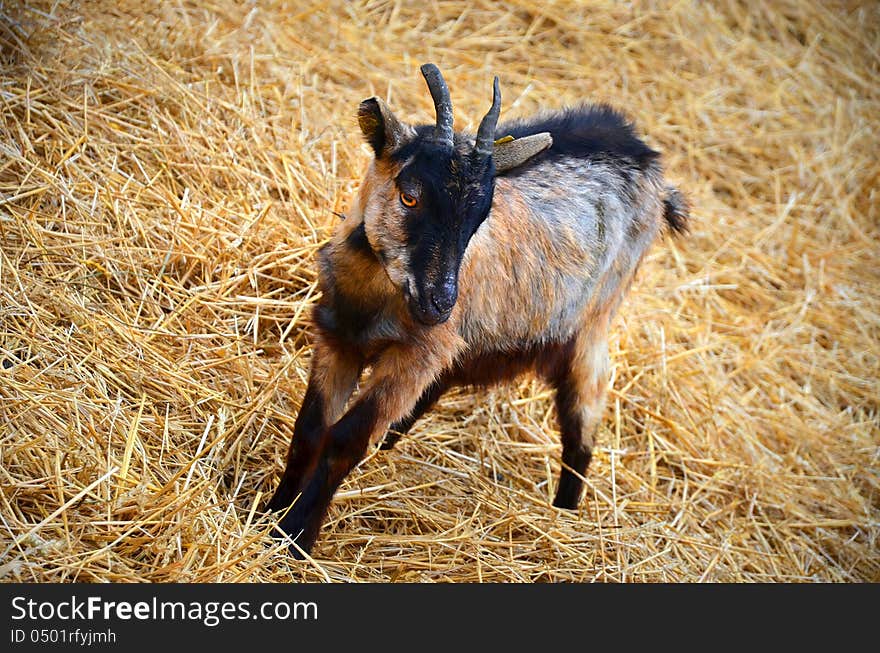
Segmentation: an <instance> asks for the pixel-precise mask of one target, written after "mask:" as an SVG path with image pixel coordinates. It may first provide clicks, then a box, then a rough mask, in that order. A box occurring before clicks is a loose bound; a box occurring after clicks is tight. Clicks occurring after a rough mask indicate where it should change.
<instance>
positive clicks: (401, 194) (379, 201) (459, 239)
mask: <svg viewBox="0 0 880 653" xmlns="http://www.w3.org/2000/svg"><path fill="white" fill-rule="evenodd" d="M422 131H424V130H423V129H419V130H417V134H416V136H415V138H414V139H413V140H411V141H410V142H409V143H407V144H406V145H404V146H402V147H401V148H400V149H398V150H397V151H396V152H394V153H392V154H390V155H388V157H387V160H384V161H376V162H374V164H373V166H372V167H371V170H370V172H369V173H368V178H367V179H365V182H364V188H365V189H366V190H367V192H366V193H365V196H364V197H363V198H362V202H363V216H364V228H365V231H366V234H367V239H368V240H369V242H370V246H371V247H372V249H373V251H374V252H375V254H376V256H377V257H378V259H379V261H380V262H381V263H382V265H383V266H384V268H385V271H386V273H387V274H388V277H389V278H390V279H391V281H392V283H394V285H395V286H396V287H397V288H398V289H399V290H400V292H401V293H402V294H403V296H404V297H405V298H406V301H407V304H408V306H409V309H410V313H411V314H412V316H413V318H415V319H416V320H417V321H419V322H421V323H422V324H425V325H435V324H440V323H442V322H444V321H446V320H447V319H448V318H449V316H450V314H451V313H452V309H453V307H454V306H455V302H456V299H457V298H458V272H459V268H460V267H461V260H462V257H463V256H464V252H465V248H466V247H467V245H468V242H469V241H470V239H471V236H473V234H474V232H475V231H476V230H477V228H478V227H479V226H480V224H482V222H483V221H484V220H485V219H486V216H487V215H488V214H489V208H490V206H491V204H492V193H493V190H494V185H495V180H494V174H493V170H494V169H493V166H492V159H491V158H487V159H483V160H482V161H480V160H476V159H475V158H474V157H472V156H470V152H465V153H463V152H459V151H456V150H453V151H451V152H450V151H448V150H446V149H445V148H441V147H437V145H436V144H435V143H434V142H432V141H431V140H430V138H425V137H422V136H420V135H419V133H418V132H422ZM468 150H470V147H468Z"/></svg>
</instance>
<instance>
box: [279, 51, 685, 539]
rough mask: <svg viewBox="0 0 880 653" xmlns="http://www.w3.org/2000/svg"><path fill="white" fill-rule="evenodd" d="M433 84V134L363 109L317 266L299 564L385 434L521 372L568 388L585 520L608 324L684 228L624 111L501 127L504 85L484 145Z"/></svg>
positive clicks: (429, 69) (297, 491)
mask: <svg viewBox="0 0 880 653" xmlns="http://www.w3.org/2000/svg"><path fill="white" fill-rule="evenodd" d="M421 71H422V75H423V76H424V78H425V81H426V82H427V84H428V89H429V90H430V92H431V96H432V98H433V100H434V106H435V110H436V114H437V120H436V124H434V125H423V126H411V125H409V124H406V123H404V122H402V121H400V120H398V119H397V118H396V117H395V116H394V114H393V113H392V112H391V110H390V109H389V108H388V106H387V105H386V104H385V103H384V102H383V101H382V100H381V99H379V98H378V97H373V98H370V99H368V100H364V101H363V102H362V103H361V105H360V107H359V109H358V122H359V124H360V128H361V131H362V132H363V134H364V136H365V137H366V140H367V142H368V143H369V144H370V146H371V147H372V149H373V151H374V153H375V159H374V160H373V161H372V163H371V164H370V167H369V170H368V171H367V173H366V176H365V178H364V180H363V183H362V184H361V187H360V192H359V194H358V196H357V199H356V201H355V202H354V206H353V208H352V210H351V212H350V214H349V216H348V217H347V218H346V219H345V220H344V221H343V222H342V223H340V224H339V226H338V227H337V229H336V233H335V234H334V236H333V237H332V239H331V240H330V242H329V243H327V244H326V245H324V246H323V247H322V248H321V250H320V253H319V284H320V289H321V291H322V295H321V298H320V300H319V301H318V303H317V305H316V306H315V309H314V313H313V321H314V326H315V337H314V344H313V350H312V351H313V353H312V367H311V374H310V377H309V384H308V388H307V389H306V393H305V397H304V399H303V403H302V407H301V408H300V412H299V415H298V417H297V420H296V425H295V427H294V434H293V440H292V442H291V445H290V450H289V453H288V455H287V468H286V469H285V471H284V475H283V476H282V478H281V484H280V485H279V487H278V489H277V491H276V492H275V495H274V497H273V498H272V501H271V502H270V504H269V507H270V509H272V510H276V511H284V510H286V511H287V512H286V513H285V514H284V516H283V518H282V519H281V521H280V524H279V525H280V527H281V529H282V530H283V531H284V532H286V533H287V534H289V535H290V536H291V537H292V538H294V540H295V542H296V544H297V546H298V547H299V548H300V549H302V551H305V552H308V551H310V550H311V548H312V546H313V544H314V542H315V539H316V538H317V535H318V530H319V529H320V526H321V522H322V520H323V518H324V515H325V513H326V511H327V508H328V507H329V505H330V501H331V499H332V497H333V494H334V492H335V491H336V489H337V488H338V487H339V484H340V483H341V482H342V480H343V479H344V478H345V476H346V475H347V474H348V473H349V472H350V471H351V470H352V468H353V467H354V466H355V465H356V464H357V463H358V462H359V461H360V460H361V459H362V458H363V457H364V454H365V453H366V451H367V447H368V445H369V444H370V443H371V442H377V441H378V440H379V438H380V437H381V436H382V435H383V434H385V433H386V431H387V436H386V438H385V441H384V445H383V446H384V448H387V449H390V448H391V447H393V446H394V444H395V442H396V441H397V440H398V439H399V437H400V434H401V433H405V432H406V431H407V430H408V429H409V428H410V427H411V426H412V425H413V423H414V422H415V421H416V420H417V419H418V418H419V417H420V416H421V415H422V414H423V413H424V412H425V411H427V410H428V409H429V408H430V407H431V406H432V405H433V404H434V403H435V402H436V401H437V399H438V398H439V397H440V396H441V395H442V394H443V393H444V392H445V391H446V390H448V389H449V388H451V387H454V386H458V385H475V386H485V385H489V384H493V383H496V382H498V381H502V380H505V379H511V378H513V377H515V376H516V375H518V374H520V373H522V372H525V371H527V370H533V371H535V372H536V373H537V374H539V375H540V376H541V377H543V378H544V379H546V381H547V382H549V383H550V384H551V385H552V386H553V388H554V389H555V390H556V410H557V413H558V419H559V430H560V432H561V436H562V472H561V475H560V478H559V486H558V488H557V490H556V498H555V499H554V501H553V505H554V506H557V507H559V508H575V507H576V506H577V504H578V502H579V500H580V495H581V487H582V482H581V479H582V477H583V475H584V473H585V472H586V469H587V465H588V464H589V462H590V456H591V449H592V447H593V436H594V433H595V432H596V429H597V424H598V420H599V419H600V418H601V416H602V412H603V407H604V403H605V393H606V386H607V383H608V346H607V339H608V329H609V323H610V322H611V319H612V317H613V316H614V314H615V312H616V311H617V308H618V306H619V305H620V301H621V299H622V298H623V296H624V294H625V293H626V292H627V290H628V288H629V286H630V283H631V281H632V278H633V274H634V273H635V271H636V269H637V268H638V266H639V263H640V262H641V260H642V259H643V258H644V256H645V253H646V252H647V251H648V248H649V246H650V245H651V243H652V242H653V241H654V239H655V237H656V236H657V234H658V232H659V230H660V228H661V224H662V223H663V222H665V223H666V226H667V227H669V228H671V229H672V231H674V232H683V231H685V229H686V227H687V217H688V216H687V209H686V206H685V203H684V201H683V199H682V197H681V195H680V194H679V193H678V191H677V190H675V189H674V188H673V187H671V186H669V185H666V184H665V183H664V181H663V177H662V170H661V166H660V163H659V154H658V153H657V152H655V151H654V150H652V149H650V148H649V147H648V146H647V145H645V143H644V142H642V141H641V140H640V139H639V138H638V137H637V136H636V135H635V133H634V130H633V127H632V125H630V124H628V123H627V122H626V121H625V119H624V118H623V117H622V116H621V115H620V114H619V113H617V112H616V111H614V110H613V109H611V108H609V107H607V106H581V107H578V108H574V109H569V110H565V111H561V112H557V113H547V114H543V115H539V116H538V117H535V118H532V119H529V120H521V121H516V122H512V123H508V124H502V125H501V126H500V127H498V128H497V129H496V123H497V121H498V115H499V113H500V110H501V92H500V89H499V85H498V78H497V77H496V78H495V83H494V88H493V100H492V108H491V109H490V110H489V112H488V113H487V114H486V116H485V117H484V118H483V120H482V122H481V123H480V126H479V129H478V131H477V134H476V136H475V137H474V136H471V135H469V134H462V133H456V132H454V131H453V129H452V103H451V100H450V97H449V90H448V88H447V86H446V83H445V81H444V80H443V77H442V75H441V74H440V71H439V70H438V69H437V67H436V66H434V65H433V64H426V65H424V66H422V68H421ZM496 136H500V138H498V139H497V140H496ZM368 366H369V367H370V368H372V372H371V373H370V374H369V375H368V377H367V378H366V379H365V380H364V381H363V383H362V387H361V389H360V391H359V392H358V393H357V395H356V396H355V398H354V399H353V400H352V402H351V405H350V406H349V407H348V408H347V410H346V405H347V403H348V401H349V398H350V397H351V395H352V394H353V393H354V390H355V387H356V385H357V384H358V380H359V378H360V376H361V372H362V371H363V370H364V369H365V368H366V367H368ZM389 426H390V430H389ZM292 553H293V554H294V555H301V553H300V552H299V551H298V550H296V549H294V550H293V551H292Z"/></svg>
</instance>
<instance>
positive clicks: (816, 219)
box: [0, 0, 880, 582]
mask: <svg viewBox="0 0 880 653" xmlns="http://www.w3.org/2000/svg"><path fill="white" fill-rule="evenodd" d="M0 14H2V16H0V241H2V246H0V488H2V492H0V500H2V505H0V516H2V524H0V578H2V579H3V580H4V581H13V580H24V581H73V580H77V581H154V582H156V581H300V580H305V581H322V580H330V581H536V582H539V581H594V580H595V581H639V582H640V581H686V582H692V581H694V582H695V581H746V582H748V581H837V582H857V581H878V580H880V556H878V536H880V523H878V518H880V481H878V470H880V458H878V452H880V449H878V445H880V437H878V436H880V417H878V377H880V374H878V372H880V346H878V345H880V322H878V316H880V293H878V277H880V272H878V265H877V260H878V254H880V251H878V250H880V247H878V197H877V184H878V173H880V164H878V160H877V151H878V145H880V144H878V138H877V127H878V119H880V6H878V5H877V4H876V3H863V4H858V3H805V2H771V3H744V2H742V3H741V2H722V3H717V4H714V5H711V4H709V3H697V2H694V3H689V2H679V3H653V2H652V3H620V4H617V3H581V2H563V1H546V2H545V1H541V2H537V1H536V0H509V1H506V2H497V3H496V2H489V1H488V0H474V1H469V2H447V1H438V2H433V3H422V2H413V3H409V2H394V1H389V2H384V1H378V0H377V1H369V2H355V3H346V2H342V1H341V0H340V1H335V2H330V3H325V2H314V3H307V2H287V3H283V2H260V3H250V2H247V3H244V2H242V3H239V2H236V1H234V0H213V1H211V2H204V3H188V2H184V1H180V2H167V3H151V2H143V1H140V0H139V1H138V2H122V3H120V2H116V1H115V0H114V1H112V2H104V3H102V2H88V3H53V2H33V3H32V2H26V3H20V2H15V1H12V2H9V1H8V0H0ZM425 61H434V62H436V63H438V64H439V65H440V66H441V68H442V70H443V71H444V73H445V75H446V77H447V80H448V82H449V85H450V88H451V90H452V97H453V102H454V103H455V106H456V117H457V126H458V127H459V128H470V129H473V128H474V126H475V124H474V123H475V121H476V120H478V119H479V117H480V116H482V114H483V113H484V112H485V110H486V108H487V106H488V102H489V98H490V92H491V91H490V80H491V76H492V75H493V74H499V75H500V76H501V80H502V89H503V94H504V116H505V117H507V118H512V117H517V116H526V115H529V114H530V113H531V112H532V111H534V110H536V109H538V108H540V107H545V106H546V107H550V106H559V105H562V104H566V103H573V102H576V101H579V100H581V99H588V100H593V101H607V102H610V103H612V104H614V105H616V106H618V107H621V108H623V109H625V110H626V111H627V112H628V113H629V114H630V116H631V117H632V118H633V119H634V120H635V122H636V124H637V125H638V127H639V129H640V131H641V132H642V133H643V134H645V135H646V138H647V140H648V141H649V143H650V144H651V145H652V146H654V147H656V148H658V149H660V150H662V152H663V153H664V157H665V158H664V160H665V165H666V168H667V174H668V176H669V178H670V179H671V180H673V181H674V182H675V183H677V184H678V185H680V187H681V188H682V189H683V191H684V192H685V193H686V194H687V195H688V197H689V199H690V201H691V203H692V206H693V210H692V213H693V232H692V234H691V235H690V236H689V237H687V238H685V239H680V240H672V239H669V238H664V239H663V240H661V241H659V242H658V243H657V244H656V246H655V247H654V249H653V250H652V254H651V256H650V258H649V259H648V260H647V261H646V264H645V265H643V267H642V269H641V271H640V273H639V276H638V279H637V281H636V283H635V285H634V287H633V289H632V292H631V294H630V296H629V297H628V298H627V300H626V301H625V302H624V304H623V306H622V309H621V311H620V314H619V316H618V318H617V319H616V320H615V325H614V330H613V336H612V341H611V351H612V363H613V381H612V389H611V394H610V401H609V405H608V409H607V411H606V414H605V419H604V420H603V424H602V427H601V429H600V432H599V436H598V442H599V446H598V448H597V451H596V453H595V456H594V460H593V463H592V466H591V468H590V470H589V472H588V481H589V483H588V486H587V489H586V492H585V498H584V501H583V502H582V505H581V508H580V510H579V511H577V512H576V513H569V512H562V511H557V510H555V509H553V508H552V507H550V505H549V502H550V500H551V499H552V492H553V489H554V486H555V482H556V478H557V474H558V470H559V453H560V445H559V443H558V434H557V432H556V426H555V419H554V415H553V409H552V395H551V393H550V392H549V390H548V388H546V387H545V386H543V385H542V384H540V383H538V382H537V381H534V380H531V379H528V378H525V379H523V380H522V381H521V382H518V383H516V384H514V385H512V386H509V387H499V388H497V389H494V390H491V391H489V392H479V393H473V392H467V391H457V392H453V393H452V394H450V395H449V396H447V397H445V398H444V399H443V400H442V401H441V402H440V404H439V405H438V407H437V408H436V409H435V410H434V411H433V412H431V413H430V414H429V415H428V416H426V417H425V418H424V419H423V420H422V421H420V422H419V423H418V424H417V426H416V427H415V428H414V429H413V432H412V433H411V434H410V435H409V436H408V437H406V438H405V439H404V440H403V441H402V442H401V443H400V445H398V448H397V449H395V450H394V451H393V452H388V453H386V452H377V453H373V454H371V455H370V456H369V457H368V459H367V460H366V461H365V462H364V463H363V464H362V465H361V466H360V467H359V468H358V469H357V470H356V471H355V473H353V474H352V475H351V477H350V478H349V479H348V480H347V481H346V482H345V484H344V485H343V487H342V488H341V491H340V493H339V495H338V496H337V498H336V501H335V503H334V505H333V507H332V509H331V513H330V515H329V518H328V521H327V523H326V524H325V527H324V529H323V532H322V536H321V538H320V539H319V542H318V546H317V547H316V549H315V551H314V559H312V560H307V561H304V562H296V561H293V560H292V559H291V558H290V557H289V556H288V555H287V553H286V551H285V549H284V547H283V546H279V545H277V544H276V543H275V542H274V540H273V539H272V538H271V537H270V536H269V534H268V533H269V531H270V530H271V527H272V526H271V524H272V520H271V518H270V517H269V516H267V515H266V514H264V512H263V507H264V505H265V503H266V500H267V498H268V495H269V494H270V493H271V492H272V490H273V489H274V487H275V484H276V483H277V481H278V477H279V474H280V472H281V470H282V465H283V458H284V454H285V451H286V448H287V444H288V441H289V438H290V434H291V430H292V425H293V422H294V419H295V417H296V411H297V408H298V406H299V402H300V401H301V398H302V395H303V392H304V388H305V378H306V374H307V371H308V363H309V345H308V343H309V333H310V330H309V324H308V312H309V307H310V306H311V304H312V302H313V301H314V300H315V297H316V289H315V272H314V255H315V252H316V249H317V247H318V246H319V245H320V244H321V243H322V242H323V241H324V239H326V238H327V237H328V235H329V233H330V230H331V229H332V227H333V225H334V223H335V222H336V221H337V220H338V218H337V217H336V216H335V215H334V211H340V212H341V211H344V210H345V209H346V208H347V206H348V202H349V201H350V198H351V196H352V193H353V192H354V190H355V189H356V187H357V182H358V178H359V176H360V174H361V173H362V171H363V169H364V166H365V164H366V162H367V161H368V157H369V153H368V150H367V148H366V147H365V146H364V145H363V144H362V143H361V139H360V135H359V132H358V129H357V124H356V121H355V116H354V114H355V110H356V107H357V103H358V102H359V101H360V100H362V99H363V98H365V97H368V96H370V95H372V94H379V95H382V96H383V97H385V98H386V99H388V100H389V102H390V104H391V105H392V106H393V107H394V108H395V110H396V111H397V112H398V115H400V116H401V117H404V118H406V119H409V120H413V121H428V120H430V119H431V118H432V107H431V103H430V98H429V96H428V94H427V92H426V90H425V88H424V83H423V81H422V80H421V78H420V77H419V74H418V66H419V64H421V63H423V62H425Z"/></svg>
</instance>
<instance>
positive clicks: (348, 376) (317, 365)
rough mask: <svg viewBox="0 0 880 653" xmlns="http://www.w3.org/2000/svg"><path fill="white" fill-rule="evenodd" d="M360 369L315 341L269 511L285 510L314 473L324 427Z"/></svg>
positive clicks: (345, 398) (339, 409)
mask: <svg viewBox="0 0 880 653" xmlns="http://www.w3.org/2000/svg"><path fill="white" fill-rule="evenodd" d="M361 367H362V365H361V361H360V360H359V358H358V356H357V355H355V354H353V353H348V352H345V351H341V350H339V349H337V348H332V347H329V346H327V345H326V344H325V343H324V342H323V341H322V340H321V339H320V338H319V339H318V340H317V341H316V342H315V344H314V346H313V348H312V368H311V371H310V373H309V385H308V387H307V388H306V394H305V396H304V397H303V402H302V405H301V406H300V409H299V414H298V415H297V418H296V423H295V424H294V427H293V438H292V439H291V441H290V447H289V449H288V451H287V465H286V467H285V469H284V474H283V475H282V476H281V482H280V483H279V484H278V488H277V489H276V490H275V494H274V496H273V497H272V500H271V501H269V505H268V509H269V510H273V511H281V510H284V509H286V508H287V507H288V506H289V505H290V504H291V503H293V501H294V500H295V499H296V497H297V495H298V494H299V492H300V491H301V490H302V486H303V485H304V483H305V481H306V480H307V479H308V478H309V476H311V474H312V473H313V471H314V469H315V467H316V466H317V464H318V457H319V454H320V453H321V439H322V437H323V436H324V432H325V431H326V428H327V425H328V424H332V423H333V422H334V421H336V419H337V418H338V417H339V415H340V414H341V413H342V411H343V409H344V408H345V403H346V402H347V401H348V398H349V397H350V396H351V394H352V392H353V391H354V388H355V385H356V384H357V380H358V376H359V375H360V372H361Z"/></svg>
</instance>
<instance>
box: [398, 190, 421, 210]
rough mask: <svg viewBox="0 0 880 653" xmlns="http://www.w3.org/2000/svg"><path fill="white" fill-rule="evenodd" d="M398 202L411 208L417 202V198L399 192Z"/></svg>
mask: <svg viewBox="0 0 880 653" xmlns="http://www.w3.org/2000/svg"><path fill="white" fill-rule="evenodd" d="M400 203H401V204H403V205H404V206H405V207H407V208H409V209H411V208H412V207H414V206H415V205H416V204H418V200H416V198H415V197H413V196H412V195H407V194H406V193H401V194H400Z"/></svg>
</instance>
